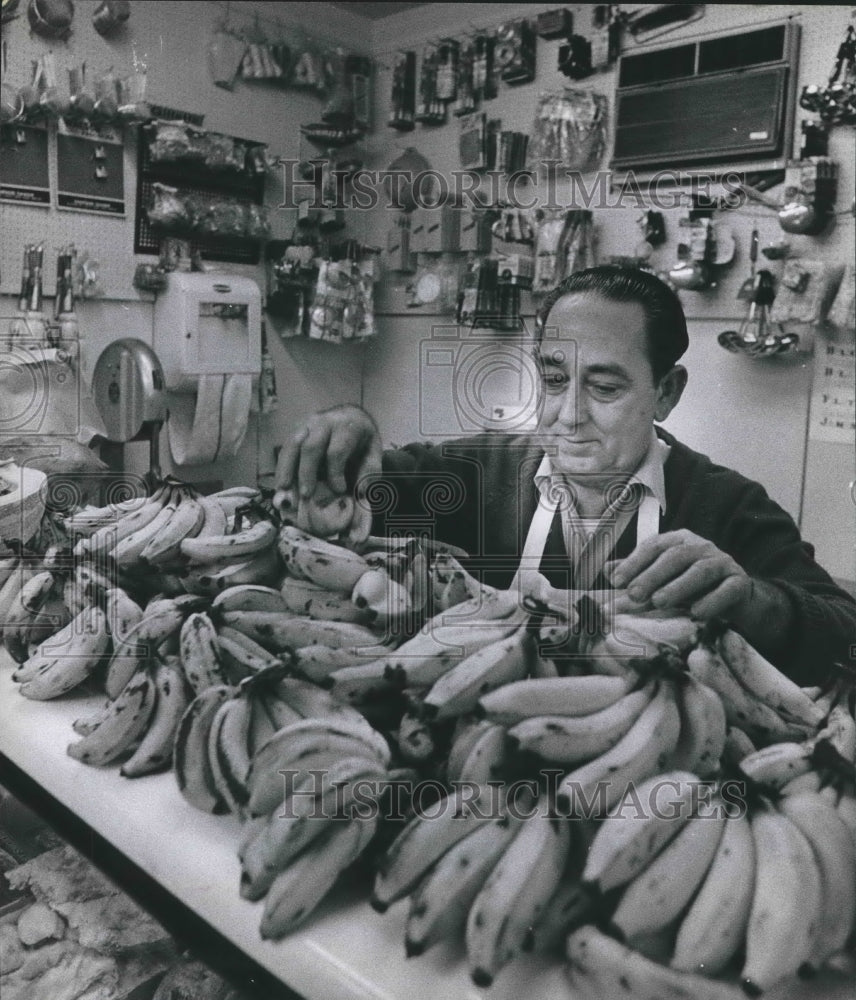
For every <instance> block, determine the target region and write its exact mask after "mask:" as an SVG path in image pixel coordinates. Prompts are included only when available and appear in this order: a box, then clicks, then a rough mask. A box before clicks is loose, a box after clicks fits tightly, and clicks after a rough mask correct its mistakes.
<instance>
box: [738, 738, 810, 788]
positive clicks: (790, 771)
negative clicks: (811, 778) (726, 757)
mask: <svg viewBox="0 0 856 1000" xmlns="http://www.w3.org/2000/svg"><path fill="white" fill-rule="evenodd" d="M737 766H738V767H739V769H740V770H741V771H742V772H743V774H745V775H746V777H747V778H751V779H752V781H754V782H756V783H757V784H759V785H763V786H764V788H765V789H767V790H768V791H769V790H773V791H779V790H781V789H782V788H784V786H785V785H786V784H787V783H788V782H789V781H790V780H791V779H792V778H798V777H800V775H803V774H808V773H809V771H811V770H812V769H813V764H812V748H811V746H810V744H809V743H808V742H805V743H794V742H792V741H788V742H784V743H771V744H770V745H769V746H766V747H762V748H761V749H760V750H756V751H755V752H754V753H751V754H749V755H748V756H747V757H744V758H743V760H741V761H740V763H739V764H738V765H737Z"/></svg>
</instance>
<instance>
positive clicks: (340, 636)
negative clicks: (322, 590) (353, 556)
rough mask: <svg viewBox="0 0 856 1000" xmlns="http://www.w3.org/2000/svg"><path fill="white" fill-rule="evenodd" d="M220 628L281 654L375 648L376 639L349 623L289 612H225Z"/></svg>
mask: <svg viewBox="0 0 856 1000" xmlns="http://www.w3.org/2000/svg"><path fill="white" fill-rule="evenodd" d="M220 617H221V621H222V622H223V624H224V625H228V626H229V627H230V628H235V629H237V630H238V631H239V632H243V633H244V634H245V635H248V636H249V637H250V638H251V639H253V640H255V641H256V642H257V643H259V645H261V646H264V647H265V649H267V650H269V651H270V652H272V653H284V652H286V651H289V650H292V649H300V648H301V647H303V646H314V645H319V646H333V647H334V648H336V647H338V648H341V647H348V646H356V647H360V646H369V647H371V646H376V645H377V643H378V637H377V636H376V635H375V634H374V632H371V631H370V630H369V629H367V628H364V627H363V626H362V625H355V624H353V623H351V622H336V621H318V620H317V619H315V618H305V617H303V616H301V615H294V614H291V613H290V612H286V613H282V612H268V611H227V612H225V613H224V614H223V615H222V616H220Z"/></svg>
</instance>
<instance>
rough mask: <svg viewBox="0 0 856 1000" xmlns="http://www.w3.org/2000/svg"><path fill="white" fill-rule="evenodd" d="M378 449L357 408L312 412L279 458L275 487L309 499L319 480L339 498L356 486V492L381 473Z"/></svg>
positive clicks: (372, 427)
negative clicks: (358, 487) (357, 487)
mask: <svg viewBox="0 0 856 1000" xmlns="http://www.w3.org/2000/svg"><path fill="white" fill-rule="evenodd" d="M382 455H383V447H382V444H381V439H380V432H379V431H378V429H377V425H376V424H375V422H374V420H372V418H371V417H370V416H369V414H368V413H366V411H365V410H363V409H361V408H360V407H359V406H353V405H345V406H334V407H332V409H329V410H321V411H320V412H318V413H313V414H312V416H311V417H309V418H307V419H306V420H305V421H303V423H302V424H301V425H300V426H299V427H298V428H297V430H296V431H295V432H294V433H293V434H292V435H291V436H290V437H289V438H288V439H287V440H286V442H285V443H284V444H283V446H282V450H281V451H280V453H279V460H278V462H277V470H276V486H277V488H279V489H293V490H295V491H296V492H297V493H298V495H299V496H301V497H304V498H306V497H311V496H312V494H313V493H314V492H315V487H316V485H317V484H318V482H319V481H326V482H327V484H328V485H329V486H330V488H331V489H332V490H333V491H334V492H336V493H340V494H344V493H348V492H351V491H352V490H353V489H354V488H355V487H356V486H357V485H358V484H360V486H361V488H360V489H359V492H360V493H364V492H365V486H366V483H367V482H368V480H369V479H370V478H371V477H372V476H376V475H379V474H380V472H381V459H382Z"/></svg>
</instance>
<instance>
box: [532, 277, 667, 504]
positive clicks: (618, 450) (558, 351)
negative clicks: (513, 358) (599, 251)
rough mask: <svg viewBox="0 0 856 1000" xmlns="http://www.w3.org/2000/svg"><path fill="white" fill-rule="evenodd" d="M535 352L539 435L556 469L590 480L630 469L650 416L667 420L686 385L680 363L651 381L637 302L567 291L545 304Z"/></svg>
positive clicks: (646, 437) (645, 441) (641, 449)
mask: <svg viewBox="0 0 856 1000" xmlns="http://www.w3.org/2000/svg"><path fill="white" fill-rule="evenodd" d="M538 356H539V358H540V367H541V386H542V393H543V398H542V403H543V410H542V413H541V420H540V422H539V425H538V430H537V436H538V439H539V441H540V443H541V444H542V445H544V446H545V447H547V446H551V449H555V451H556V454H555V455H554V454H553V453H552V450H551V462H552V464H553V469H554V471H556V472H560V473H562V474H564V475H566V476H569V477H571V478H575V477H576V478H579V480H580V481H583V480H584V481H586V482H588V481H591V482H592V484H593V485H594V484H598V483H599V484H603V483H604V480H608V479H609V478H611V477H612V476H618V477H626V476H627V475H628V474H630V473H632V472H635V471H636V469H637V468H638V466H639V464H640V462H641V461H642V459H643V458H644V457H645V453H646V452H647V450H648V447H649V445H650V442H651V427H652V424H653V422H654V420H655V419H656V420H665V418H666V417H667V416H668V415H669V413H670V412H671V410H672V407H673V406H674V405H675V404H676V403H677V401H678V399H679V398H680V393H681V390H682V389H683V378H682V376H683V369H673V370H672V373H670V374H669V375H667V376H666V377H665V378H664V379H662V380H661V381H660V383H659V385H658V384H656V383H655V381H654V376H653V373H652V371H651V363H650V361H649V359H648V354H647V342H646V335H645V313H644V310H643V309H642V306H641V305H639V304H638V303H636V302H627V303H623V302H611V301H609V300H608V299H604V298H602V297H601V296H599V295H597V294H596V293H591V292H581V293H574V294H571V295H566V296H564V297H563V298H561V299H559V301H558V302H557V303H556V304H555V305H554V306H553V308H552V310H551V311H550V314H549V316H548V318H547V322H546V324H545V334H544V339H543V340H542V342H541V344H540V347H539V349H538ZM676 371H677V372H680V373H681V374H680V375H679V376H678V378H677V379H675V377H674V374H673V373H674V372H676ZM676 383H680V384H679V385H677V384H676Z"/></svg>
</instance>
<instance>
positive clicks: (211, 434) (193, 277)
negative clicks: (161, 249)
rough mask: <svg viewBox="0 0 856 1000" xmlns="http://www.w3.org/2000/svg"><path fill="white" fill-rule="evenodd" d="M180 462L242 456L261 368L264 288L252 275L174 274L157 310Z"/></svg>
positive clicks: (172, 439) (159, 349)
mask: <svg viewBox="0 0 856 1000" xmlns="http://www.w3.org/2000/svg"><path fill="white" fill-rule="evenodd" d="M153 340H154V349H155V352H156V353H157V356H158V357H159V358H160V362H161V366H162V367H163V374H164V384H165V387H166V389H167V390H168V391H169V393H170V401H169V418H168V420H167V432H168V436H169V446H170V451H171V452H172V457H173V460H174V461H175V463H176V464H177V465H206V464H208V463H210V462H216V461H219V460H220V459H225V458H230V457H232V456H234V455H236V454H237V452H238V450H239V448H240V447H241V444H242V442H243V440H244V436H245V434H246V431H247V422H248V419H249V414H250V408H251V405H252V400H253V385H252V382H253V378H254V377H256V376H258V375H259V373H260V371H261V293H260V291H259V287H258V285H257V284H256V283H255V282H254V281H253V280H252V279H251V278H243V277H238V276H237V275H229V274H201V273H190V274H186V273H180V272H173V273H172V274H170V276H169V282H168V284H167V287H166V289H165V290H164V291H163V292H160V293H159V294H158V297H157V299H156V301H155V310H154V338H153Z"/></svg>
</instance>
